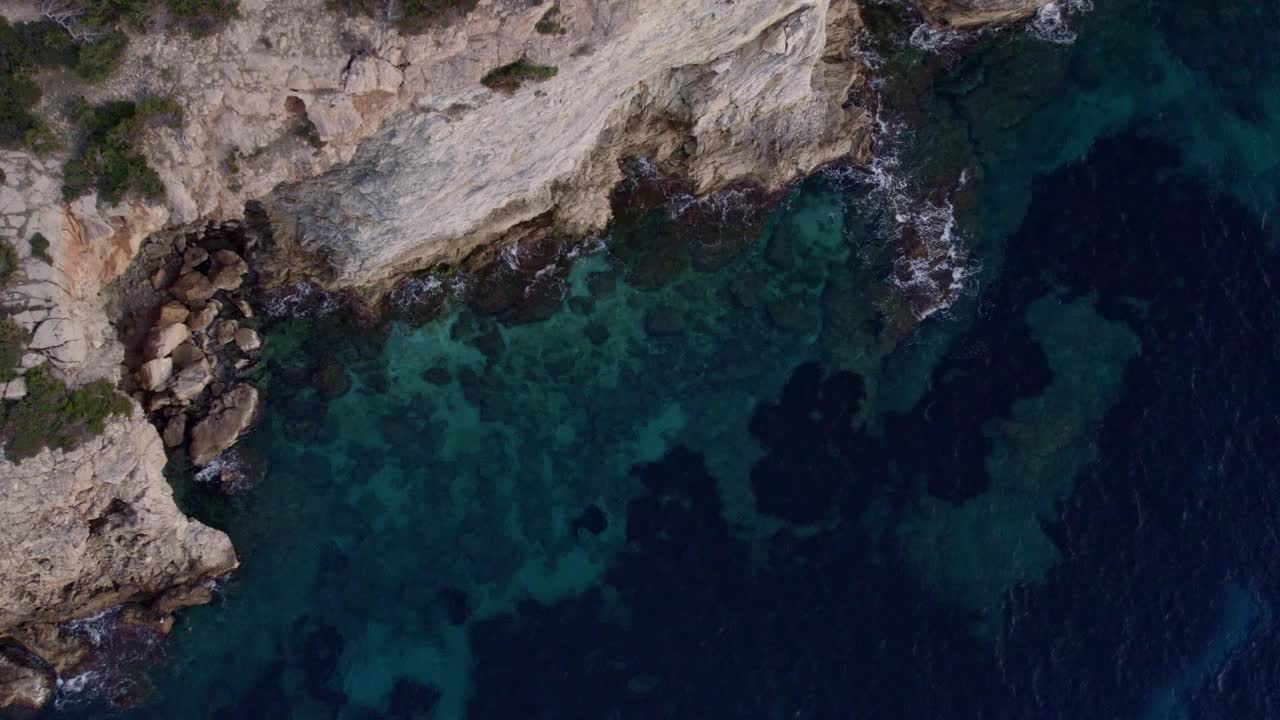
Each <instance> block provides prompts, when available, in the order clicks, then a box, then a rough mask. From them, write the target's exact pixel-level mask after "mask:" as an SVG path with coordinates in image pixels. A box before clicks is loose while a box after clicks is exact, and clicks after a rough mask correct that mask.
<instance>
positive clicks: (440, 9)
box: [396, 0, 477, 35]
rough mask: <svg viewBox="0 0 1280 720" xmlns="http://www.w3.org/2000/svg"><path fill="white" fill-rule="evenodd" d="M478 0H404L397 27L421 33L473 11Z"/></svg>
mask: <svg viewBox="0 0 1280 720" xmlns="http://www.w3.org/2000/svg"><path fill="white" fill-rule="evenodd" d="M476 2H477V0H404V3H403V5H402V7H401V13H402V14H401V15H400V19H399V20H397V21H396V29H397V30H399V31H400V32H402V33H404V34H406V35H419V34H421V33H424V32H426V31H427V30H430V29H431V28H432V27H437V26H440V25H443V24H445V23H447V22H449V21H451V20H456V19H458V18H461V17H463V16H464V15H466V14H467V13H469V12H471V11H472V10H474V9H475V7H476Z"/></svg>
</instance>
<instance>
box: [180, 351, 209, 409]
mask: <svg viewBox="0 0 1280 720" xmlns="http://www.w3.org/2000/svg"><path fill="white" fill-rule="evenodd" d="M211 382H213V366H212V365H210V364H209V360H208V359H207V358H200V360H199V361H197V362H194V363H192V364H191V365H188V366H187V367H184V368H183V369H182V370H181V371H179V372H178V374H177V375H175V376H174V377H173V380H172V381H171V382H170V383H169V393H170V394H171V395H172V396H173V398H174V399H175V400H177V401H178V402H182V403H185V402H190V401H191V400H192V399H194V398H195V397H196V396H197V395H199V394H200V393H202V392H204V389H205V388H206V387H208V385H209V383H211Z"/></svg>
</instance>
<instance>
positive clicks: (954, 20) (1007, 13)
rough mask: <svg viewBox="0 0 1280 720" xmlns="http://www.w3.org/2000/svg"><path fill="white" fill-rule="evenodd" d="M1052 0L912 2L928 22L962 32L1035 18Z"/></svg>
mask: <svg viewBox="0 0 1280 720" xmlns="http://www.w3.org/2000/svg"><path fill="white" fill-rule="evenodd" d="M1051 1H1052V0H915V3H916V5H917V6H919V8H920V10H921V11H922V12H923V13H924V14H925V16H926V17H928V18H929V19H930V20H932V21H934V22H936V23H940V24H942V25H950V26H952V27H958V28H965V27H975V26H978V25H989V24H992V23H1007V22H1014V21H1016V20H1022V19H1025V18H1028V17H1030V16H1032V15H1035V14H1036V12H1037V11H1038V10H1040V8H1042V7H1044V6H1045V5H1048V4H1050V2H1051Z"/></svg>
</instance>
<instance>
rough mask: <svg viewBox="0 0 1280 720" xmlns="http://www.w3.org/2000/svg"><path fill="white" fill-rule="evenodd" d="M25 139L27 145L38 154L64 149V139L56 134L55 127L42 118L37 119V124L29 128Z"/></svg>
mask: <svg viewBox="0 0 1280 720" xmlns="http://www.w3.org/2000/svg"><path fill="white" fill-rule="evenodd" d="M23 140H24V142H25V143H26V146H27V147H28V148H30V149H31V150H32V151H33V152H35V153H36V154H37V155H46V154H48V153H51V152H57V151H58V150H61V149H62V141H61V140H59V139H58V136H57V135H55V134H54V132H53V129H52V128H50V127H49V126H48V125H46V124H45V123H44V121H43V120H40V119H36V123H35V126H33V127H32V128H30V129H29V130H27V134H26V135H25V136H24V138H23Z"/></svg>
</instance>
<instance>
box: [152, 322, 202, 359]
mask: <svg viewBox="0 0 1280 720" xmlns="http://www.w3.org/2000/svg"><path fill="white" fill-rule="evenodd" d="M190 338H191V330H190V329H189V328H187V326H186V325H182V324H178V325H166V326H163V327H153V328H151V330H150V331H148V332H147V340H146V343H145V349H146V355H147V358H148V359H151V360H154V359H156V358H162V357H168V356H169V354H170V353H172V352H173V350H174V348H176V347H178V346H179V345H181V344H182V343H184V342H186V341H187V340H189V339H190Z"/></svg>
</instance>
